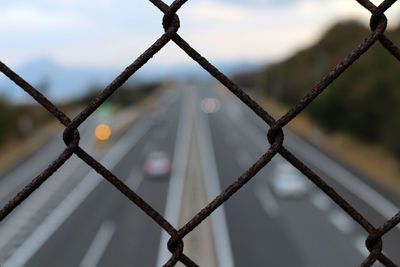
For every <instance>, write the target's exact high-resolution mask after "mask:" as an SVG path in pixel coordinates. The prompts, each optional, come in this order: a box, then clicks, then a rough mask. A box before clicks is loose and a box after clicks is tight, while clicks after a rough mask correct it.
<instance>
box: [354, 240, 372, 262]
mask: <svg viewBox="0 0 400 267" xmlns="http://www.w3.org/2000/svg"><path fill="white" fill-rule="evenodd" d="M366 239H367V238H366V237H365V236H358V237H357V238H356V239H355V240H354V246H355V247H356V249H357V251H358V252H360V253H361V255H362V256H363V257H364V258H366V257H368V255H369V250H368V249H367V246H366V245H365V240H366Z"/></svg>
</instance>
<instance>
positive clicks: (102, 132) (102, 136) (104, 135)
mask: <svg viewBox="0 0 400 267" xmlns="http://www.w3.org/2000/svg"><path fill="white" fill-rule="evenodd" d="M94 134H95V135H96V137H97V138H98V139H99V140H102V141H105V140H107V139H108V138H110V135H111V129H110V127H109V126H108V125H106V124H99V125H98V126H97V127H96V129H95V130H94Z"/></svg>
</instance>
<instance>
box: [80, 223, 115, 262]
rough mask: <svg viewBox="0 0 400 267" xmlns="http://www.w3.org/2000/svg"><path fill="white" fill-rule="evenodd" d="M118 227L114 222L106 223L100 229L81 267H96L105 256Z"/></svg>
mask: <svg viewBox="0 0 400 267" xmlns="http://www.w3.org/2000/svg"><path fill="white" fill-rule="evenodd" d="M115 229H116V226H115V223H114V222H112V221H105V222H104V223H103V224H102V225H101V226H100V228H99V230H98V232H97V233H96V235H95V237H94V239H93V241H92V243H91V244H90V246H89V249H88V250H87V252H86V254H85V257H83V260H82V262H81V264H80V265H79V266H80V267H96V266H97V264H98V263H99V261H100V260H101V257H102V256H103V253H104V251H105V250H106V248H107V246H108V244H109V243H110V241H111V238H112V237H113V235H114V232H115Z"/></svg>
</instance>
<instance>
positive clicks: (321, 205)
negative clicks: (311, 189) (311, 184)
mask: <svg viewBox="0 0 400 267" xmlns="http://www.w3.org/2000/svg"><path fill="white" fill-rule="evenodd" d="M310 200H311V203H312V204H314V206H315V207H317V208H318V209H320V210H322V211H327V210H329V209H330V208H331V207H332V200H331V199H330V198H329V197H327V196H326V195H325V194H324V193H322V192H315V193H314V194H312V195H311V198H310Z"/></svg>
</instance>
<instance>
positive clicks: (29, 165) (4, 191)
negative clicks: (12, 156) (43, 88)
mask: <svg viewBox="0 0 400 267" xmlns="http://www.w3.org/2000/svg"><path fill="white" fill-rule="evenodd" d="M88 125H89V124H88V123H86V124H85V125H82V127H83V129H80V130H81V132H83V134H82V135H81V140H83V138H86V136H88V134H92V133H91V132H90V131H89V130H88ZM64 147H65V146H64ZM64 147H63V143H62V141H60V139H57V138H53V139H52V141H50V143H49V144H48V145H46V146H45V147H44V149H43V150H40V151H39V152H40V153H36V154H35V156H32V157H30V158H29V159H28V160H27V161H26V162H25V163H23V164H22V165H20V166H19V167H18V168H16V169H14V170H13V171H12V172H11V173H9V174H8V175H6V177H4V178H3V179H2V180H1V186H0V199H3V198H4V197H5V196H7V195H8V194H9V193H10V192H14V191H15V190H17V188H18V187H21V186H23V185H26V184H27V183H28V181H29V182H30V179H33V177H32V173H33V172H38V173H40V172H41V171H42V168H43V169H44V168H46V167H47V165H46V164H43V162H48V163H51V161H52V160H53V159H52V157H58V156H59V154H61V152H62V151H63V150H64ZM54 151H56V152H57V154H55V155H54ZM53 155H54V156H53ZM49 156H50V157H49ZM37 167H39V169H38V168H37ZM35 176H36V175H35Z"/></svg>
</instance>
